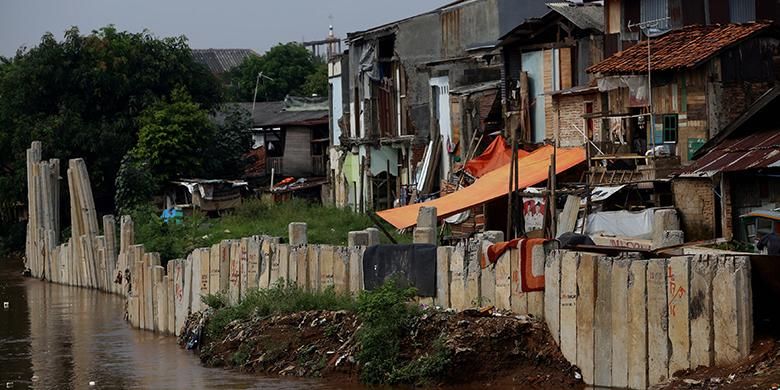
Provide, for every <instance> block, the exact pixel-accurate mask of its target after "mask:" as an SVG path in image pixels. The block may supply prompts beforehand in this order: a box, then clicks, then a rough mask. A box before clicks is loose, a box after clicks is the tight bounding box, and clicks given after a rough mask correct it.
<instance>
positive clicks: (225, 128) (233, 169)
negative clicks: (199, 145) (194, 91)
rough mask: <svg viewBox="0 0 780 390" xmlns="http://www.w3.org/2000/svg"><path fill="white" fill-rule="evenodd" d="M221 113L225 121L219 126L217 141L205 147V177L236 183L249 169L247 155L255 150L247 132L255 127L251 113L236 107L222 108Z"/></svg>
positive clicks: (215, 138) (216, 134) (214, 140)
mask: <svg viewBox="0 0 780 390" xmlns="http://www.w3.org/2000/svg"><path fill="white" fill-rule="evenodd" d="M220 111H221V112H222V113H223V114H224V115H225V119H224V121H223V122H222V123H221V124H219V125H218V126H217V130H216V133H215V134H214V139H213V140H212V141H211V142H209V143H208V145H206V147H207V150H206V152H205V156H219V158H204V159H203V160H204V161H203V164H204V167H205V171H206V173H205V176H206V177H211V178H215V179H216V178H219V179H233V178H237V177H238V176H239V175H241V174H242V173H243V172H244V171H245V170H246V167H247V164H248V163H249V161H247V159H246V157H245V154H246V152H247V151H248V150H249V149H250V148H251V146H252V136H251V133H249V132H248V131H247V129H249V128H251V127H252V118H251V116H250V114H249V111H247V110H245V109H243V108H241V107H240V106H237V105H226V106H223V107H222V108H221V109H220Z"/></svg>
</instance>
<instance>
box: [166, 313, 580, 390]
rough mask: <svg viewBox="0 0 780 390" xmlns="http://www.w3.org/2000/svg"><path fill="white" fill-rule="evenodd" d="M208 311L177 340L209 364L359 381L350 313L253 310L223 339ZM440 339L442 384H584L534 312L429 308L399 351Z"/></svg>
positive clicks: (407, 355)
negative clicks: (209, 325) (444, 357)
mask: <svg viewBox="0 0 780 390" xmlns="http://www.w3.org/2000/svg"><path fill="white" fill-rule="evenodd" d="M209 314H210V311H206V312H205V314H201V313H196V314H194V315H192V316H191V317H190V318H189V320H188V321H187V323H186V325H185V332H184V333H183V336H182V337H181V338H180V340H179V341H180V344H181V345H183V346H186V347H188V348H190V349H196V350H197V351H198V353H199V356H200V359H201V361H202V362H203V363H204V364H206V365H209V366H214V367H230V368H238V369H240V370H243V371H248V372H261V373H265V374H271V375H289V376H301V377H328V378H331V379H339V380H348V381H357V380H358V379H357V378H358V373H359V370H360V362H358V361H357V359H356V356H357V352H358V349H359V348H360V344H359V342H358V336H357V334H358V331H359V330H360V327H361V324H360V320H359V319H358V317H357V315H356V314H354V313H352V312H347V311H307V312H299V313H293V314H288V315H275V316H269V317H258V316H255V317H253V318H251V319H250V320H248V321H243V322H239V321H234V322H232V323H230V324H229V325H228V326H227V328H226V330H225V332H224V336H223V337H222V338H221V339H219V340H209V339H208V337H207V335H205V332H203V329H204V324H205V323H206V321H208V316H209ZM437 342H438V343H442V344H443V345H444V347H445V348H446V349H447V351H448V352H449V361H448V364H447V368H446V375H443V376H442V377H443V378H444V379H443V381H444V382H442V383H441V384H449V385H455V384H468V383H480V384H494V385H510V384H518V385H521V384H522V385H530V386H534V387H542V388H572V387H577V386H583V384H582V381H581V380H580V379H578V375H577V374H578V373H577V371H576V368H575V367H573V366H571V365H570V364H569V363H568V362H566V360H565V359H564V358H563V356H562V355H561V353H560V351H559V349H558V347H557V346H556V345H555V342H554V341H553V340H552V337H551V336H550V334H549V332H548V330H547V327H546V325H545V324H544V322H543V321H539V320H537V319H535V318H533V317H530V316H513V315H509V314H501V313H495V312H492V311H477V310H470V311H465V312H461V313H454V312H451V311H442V310H435V309H426V310H424V311H423V312H422V314H421V315H420V316H419V317H417V319H416V321H415V322H414V324H413V326H412V327H411V329H410V331H409V332H408V334H406V335H404V337H403V339H402V341H401V358H402V359H403V360H404V361H405V362H412V361H415V360H417V359H419V358H420V357H422V356H424V355H426V354H427V353H429V352H430V351H431V350H432V348H434V343H437ZM433 380H435V381H437V382H441V380H439V379H433Z"/></svg>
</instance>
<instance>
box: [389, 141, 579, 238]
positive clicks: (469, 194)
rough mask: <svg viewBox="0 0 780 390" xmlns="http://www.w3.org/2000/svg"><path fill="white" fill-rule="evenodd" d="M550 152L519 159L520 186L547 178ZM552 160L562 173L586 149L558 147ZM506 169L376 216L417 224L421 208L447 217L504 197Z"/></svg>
mask: <svg viewBox="0 0 780 390" xmlns="http://www.w3.org/2000/svg"><path fill="white" fill-rule="evenodd" d="M552 154H553V147H552V146H544V147H542V148H539V149H537V150H536V151H534V152H533V153H531V154H529V155H527V156H525V157H521V158H519V159H518V163H517V172H518V173H519V174H518V184H519V188H521V189H522V188H525V187H529V186H533V185H535V184H538V183H541V182H543V181H545V180H547V178H548V171H549V165H550V156H551V155H552ZM555 161H556V173H561V172H564V171H566V170H568V169H570V168H572V167H574V166H576V165H578V164H580V163H582V162H584V161H585V149H583V148H567V149H558V152H557V155H556V159H555ZM509 168H510V164H506V165H504V166H502V167H501V168H499V169H496V170H494V171H492V172H490V173H487V174H485V175H484V176H482V177H481V178H479V179H477V181H476V182H474V184H472V185H470V186H468V187H466V188H463V189H461V190H458V191H456V192H454V193H452V194H450V195H447V196H444V197H441V198H439V199H434V200H432V201H428V202H424V203H417V204H412V205H409V206H404V207H399V208H395V209H390V210H384V211H380V212H378V213H377V215H378V216H379V217H381V218H382V219H384V220H385V221H387V222H389V223H390V224H391V225H393V226H395V227H396V228H398V229H404V228H408V227H411V226H414V225H415V224H417V214H418V212H419V210H420V207H436V210H437V216H438V217H439V218H446V217H448V216H450V215H453V214H457V213H459V212H461V211H463V210H466V209H468V208H470V207H472V206H475V205H479V204H482V203H485V202H488V201H490V200H493V199H497V198H500V197H502V196H506V195H507V193H508V192H509Z"/></svg>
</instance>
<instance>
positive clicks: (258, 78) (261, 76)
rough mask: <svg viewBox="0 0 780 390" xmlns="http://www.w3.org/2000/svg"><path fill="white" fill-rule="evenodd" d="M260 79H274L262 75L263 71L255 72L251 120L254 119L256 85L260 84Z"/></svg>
mask: <svg viewBox="0 0 780 390" xmlns="http://www.w3.org/2000/svg"><path fill="white" fill-rule="evenodd" d="M260 79H268V80H271V81H275V80H274V79H273V78H271V77H268V76H266V75H264V74H263V72H260V73H258V74H257V80H255V95H254V97H252V120H253V121H254V119H255V104H256V103H257V87H258V86H259V85H260ZM266 97H267V94H266Z"/></svg>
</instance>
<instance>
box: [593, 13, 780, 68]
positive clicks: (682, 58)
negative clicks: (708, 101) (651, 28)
mask: <svg viewBox="0 0 780 390" xmlns="http://www.w3.org/2000/svg"><path fill="white" fill-rule="evenodd" d="M770 26H771V24H770V23H766V22H756V23H744V24H725V25H718V24H716V25H707V26H688V27H685V28H682V29H679V30H673V31H670V32H668V33H666V34H664V35H663V36H661V37H659V38H655V39H653V40H651V42H650V49H651V53H652V56H651V67H652V69H653V70H654V71H671V70H679V69H690V68H695V67H697V66H699V65H700V64H701V63H703V62H704V61H706V60H708V59H710V58H711V57H712V56H714V55H716V54H718V53H720V52H721V51H722V50H724V49H727V48H728V47H730V46H732V45H735V44H737V43H739V42H741V41H744V40H745V39H748V38H750V37H752V36H753V35H755V34H757V33H759V32H762V31H764V30H766V29H768V28H769V27H770ZM587 71H588V72H589V73H604V74H631V73H646V72H647V41H642V42H639V43H638V44H636V45H634V46H631V47H630V48H628V49H626V50H623V51H621V52H618V53H616V54H615V55H613V56H612V57H609V58H607V59H606V60H604V61H601V62H599V63H598V64H596V65H593V66H591V67H590V68H588V69H587Z"/></svg>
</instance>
